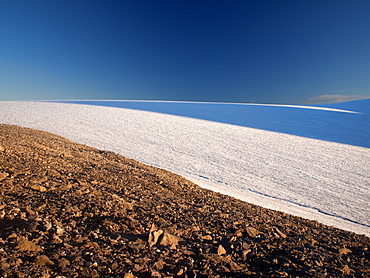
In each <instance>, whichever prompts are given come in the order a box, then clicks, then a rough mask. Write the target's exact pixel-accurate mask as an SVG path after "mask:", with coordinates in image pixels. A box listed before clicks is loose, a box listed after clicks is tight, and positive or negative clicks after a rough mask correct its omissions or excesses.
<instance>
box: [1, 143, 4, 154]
mask: <svg viewBox="0 0 370 278" xmlns="http://www.w3.org/2000/svg"><path fill="white" fill-rule="evenodd" d="M3 151H5V148H4V145H3V144H2V143H0V152H3Z"/></svg>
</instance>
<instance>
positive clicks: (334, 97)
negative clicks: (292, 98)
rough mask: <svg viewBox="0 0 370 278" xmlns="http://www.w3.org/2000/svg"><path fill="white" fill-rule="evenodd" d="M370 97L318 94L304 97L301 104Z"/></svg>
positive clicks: (336, 101)
mask: <svg viewBox="0 0 370 278" xmlns="http://www.w3.org/2000/svg"><path fill="white" fill-rule="evenodd" d="M366 98H370V96H365V95H320V96H315V97H311V98H308V99H306V100H305V101H304V102H303V104H326V103H338V102H345V101H353V100H360V99H366Z"/></svg>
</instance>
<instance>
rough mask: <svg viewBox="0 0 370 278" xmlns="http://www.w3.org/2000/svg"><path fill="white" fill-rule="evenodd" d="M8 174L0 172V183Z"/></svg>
mask: <svg viewBox="0 0 370 278" xmlns="http://www.w3.org/2000/svg"><path fill="white" fill-rule="evenodd" d="M8 176H9V174H8V173H7V172H2V173H0V181H2V180H5V179H6V178H7V177H8Z"/></svg>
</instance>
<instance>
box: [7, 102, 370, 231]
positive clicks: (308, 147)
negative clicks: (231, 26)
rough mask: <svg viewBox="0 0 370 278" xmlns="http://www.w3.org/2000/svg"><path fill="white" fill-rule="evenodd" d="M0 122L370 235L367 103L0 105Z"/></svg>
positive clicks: (369, 122) (369, 104) (369, 119)
mask: <svg viewBox="0 0 370 278" xmlns="http://www.w3.org/2000/svg"><path fill="white" fill-rule="evenodd" d="M73 102H74V103H73ZM0 123H3V124H14V125H19V126H23V127H30V128H35V129H39V130H44V131H48V132H51V133H54V134H58V135H61V136H63V137H66V138H68V139H70V140H72V141H75V142H78V143H82V144H86V145H89V146H92V147H95V148H99V149H104V150H110V151H114V152H116V153H119V154H122V155H124V156H126V157H128V158H132V159H135V160H138V161H140V162H143V163H146V164H149V165H153V166H157V167H160V168H163V169H166V170H169V171H171V172H174V173H177V174H180V175H182V176H184V177H186V178H188V179H189V180H191V181H193V182H195V183H197V184H198V185H200V186H202V187H206V188H209V189H212V190H214V191H218V192H221V193H224V194H228V195H231V196H234V197H236V198H238V199H241V200H244V201H247V202H250V203H254V204H256V205H261V206H263V207H267V208H271V209H275V210H280V211H284V212H287V213H290V214H293V215H298V216H301V217H305V218H309V219H315V220H318V221H319V222H321V223H324V224H327V225H331V226H335V227H338V228H341V229H345V230H350V231H353V232H356V233H359V234H366V235H367V236H370V209H369V208H370V206H369V203H370V201H369V196H370V190H369V189H370V100H362V101H355V102H349V103H341V104H335V105H325V106H321V107H314V106H288V105H285V106H282V105H257V104H227V103H192V102H153V101H70V102H26V101H2V102H0Z"/></svg>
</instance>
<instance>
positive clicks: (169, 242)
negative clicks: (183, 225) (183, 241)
mask: <svg viewBox="0 0 370 278" xmlns="http://www.w3.org/2000/svg"><path fill="white" fill-rule="evenodd" d="M178 244H179V239H178V237H177V236H174V235H171V234H169V233H167V232H164V233H163V234H162V236H161V237H160V238H159V240H158V245H162V246H170V248H171V249H176V246H177V245H178Z"/></svg>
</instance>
